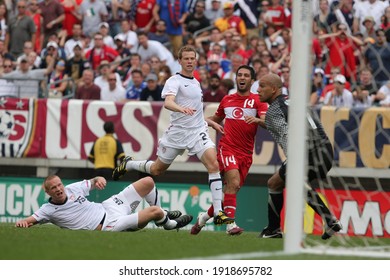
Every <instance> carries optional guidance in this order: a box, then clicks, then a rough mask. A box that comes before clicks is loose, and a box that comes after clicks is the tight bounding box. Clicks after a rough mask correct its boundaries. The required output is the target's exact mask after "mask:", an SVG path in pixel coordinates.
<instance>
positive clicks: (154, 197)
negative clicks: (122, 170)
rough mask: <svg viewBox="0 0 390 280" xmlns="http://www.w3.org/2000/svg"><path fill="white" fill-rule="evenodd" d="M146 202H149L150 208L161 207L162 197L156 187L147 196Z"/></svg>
mask: <svg viewBox="0 0 390 280" xmlns="http://www.w3.org/2000/svg"><path fill="white" fill-rule="evenodd" d="M145 200H146V201H147V202H148V204H149V205H150V206H158V207H161V202H160V197H159V195H158V190H157V188H156V185H154V188H153V189H152V190H151V191H150V193H148V194H147V195H146V196H145Z"/></svg>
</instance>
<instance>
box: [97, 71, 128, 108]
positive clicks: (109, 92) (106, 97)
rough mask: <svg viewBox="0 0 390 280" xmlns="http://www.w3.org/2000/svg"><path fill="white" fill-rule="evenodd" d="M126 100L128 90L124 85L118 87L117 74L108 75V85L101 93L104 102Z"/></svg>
mask: <svg viewBox="0 0 390 280" xmlns="http://www.w3.org/2000/svg"><path fill="white" fill-rule="evenodd" d="M124 99H126V90H125V88H124V87H123V86H122V85H120V84H119V85H118V83H117V78H116V75H115V73H110V74H109V75H108V85H107V86H104V87H103V88H102V90H101V92H100V100H102V101H115V102H119V101H123V100H124Z"/></svg>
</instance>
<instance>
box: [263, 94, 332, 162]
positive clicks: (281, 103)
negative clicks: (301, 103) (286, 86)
mask: <svg viewBox="0 0 390 280" xmlns="http://www.w3.org/2000/svg"><path fill="white" fill-rule="evenodd" d="M307 120H308V128H309V137H308V139H309V142H308V144H309V146H308V148H309V150H311V149H313V148H315V147H318V146H319V144H325V143H328V142H329V140H328V137H327V135H326V133H325V131H324V129H323V127H322V125H321V123H320V121H319V119H318V118H317V117H316V116H315V114H313V112H312V111H311V110H309V111H308V114H307ZM265 125H266V126H267V130H268V131H269V132H270V134H271V135H272V137H273V138H274V140H275V142H276V143H278V144H279V145H280V146H281V147H282V149H283V152H284V154H285V155H286V156H287V139H288V99H286V97H285V96H283V95H279V96H278V97H277V98H276V99H275V100H274V101H273V102H272V103H271V104H270V105H269V107H268V110H267V114H266V116H265Z"/></svg>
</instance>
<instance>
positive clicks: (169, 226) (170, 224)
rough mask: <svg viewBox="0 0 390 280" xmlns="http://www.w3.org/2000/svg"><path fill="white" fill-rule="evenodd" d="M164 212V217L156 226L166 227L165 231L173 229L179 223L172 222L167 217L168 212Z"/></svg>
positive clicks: (156, 222)
mask: <svg viewBox="0 0 390 280" xmlns="http://www.w3.org/2000/svg"><path fill="white" fill-rule="evenodd" d="M161 210H162V209H161ZM163 212H164V217H163V218H162V219H160V220H158V221H155V224H156V226H159V227H160V226H162V227H164V229H173V228H174V227H175V226H176V225H177V222H176V221H173V220H170V219H169V218H168V216H167V212H165V211H164V210H163Z"/></svg>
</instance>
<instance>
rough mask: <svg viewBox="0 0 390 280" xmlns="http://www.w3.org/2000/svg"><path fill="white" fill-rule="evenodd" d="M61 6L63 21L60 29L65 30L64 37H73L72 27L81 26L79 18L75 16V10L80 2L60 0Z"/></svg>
mask: <svg viewBox="0 0 390 280" xmlns="http://www.w3.org/2000/svg"><path fill="white" fill-rule="evenodd" d="M59 2H60V3H61V5H62V6H63V7H64V13H65V19H64V21H63V23H62V29H63V30H66V35H67V36H69V37H71V36H73V25H75V24H81V18H80V16H79V15H78V14H77V10H78V9H79V6H80V4H81V2H83V1H82V0H60V1H59Z"/></svg>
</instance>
